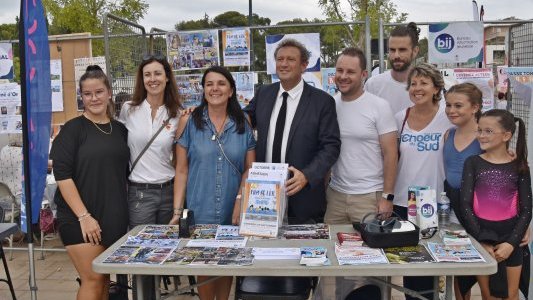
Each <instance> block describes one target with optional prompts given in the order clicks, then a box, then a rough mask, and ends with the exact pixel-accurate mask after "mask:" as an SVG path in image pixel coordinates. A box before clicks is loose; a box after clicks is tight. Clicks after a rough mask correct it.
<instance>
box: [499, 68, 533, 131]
mask: <svg viewBox="0 0 533 300" xmlns="http://www.w3.org/2000/svg"><path fill="white" fill-rule="evenodd" d="M503 73H504V74H505V75H507V78H509V80H508V84H509V85H510V88H511V90H512V92H513V96H514V98H513V101H516V100H517V99H516V98H518V99H520V100H522V101H523V103H524V104H525V105H526V106H528V107H530V106H531V98H532V97H533V67H509V68H503ZM532 131H533V130H532Z"/></svg>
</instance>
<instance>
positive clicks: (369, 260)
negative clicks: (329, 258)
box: [335, 243, 389, 265]
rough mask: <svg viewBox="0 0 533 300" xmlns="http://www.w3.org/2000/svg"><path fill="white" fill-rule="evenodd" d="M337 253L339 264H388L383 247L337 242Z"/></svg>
mask: <svg viewBox="0 0 533 300" xmlns="http://www.w3.org/2000/svg"><path fill="white" fill-rule="evenodd" d="M335 255H336V256H337V260H338V262H339V265H366V264H387V263H389V261H388V260H387V257H386V256H385V254H384V253H383V249H380V248H370V247H365V246H351V245H350V246H342V245H340V244H339V243H335Z"/></svg>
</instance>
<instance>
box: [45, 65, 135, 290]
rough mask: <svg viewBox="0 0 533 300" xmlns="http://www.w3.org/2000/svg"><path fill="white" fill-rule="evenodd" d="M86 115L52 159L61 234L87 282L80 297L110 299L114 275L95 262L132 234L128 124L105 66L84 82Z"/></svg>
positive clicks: (70, 125)
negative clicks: (116, 111)
mask: <svg viewBox="0 0 533 300" xmlns="http://www.w3.org/2000/svg"><path fill="white" fill-rule="evenodd" d="M80 91H81V98H82V100H83V104H84V106H85V111H84V112H83V115H81V116H79V117H76V118H74V119H72V120H70V121H68V122H67V123H65V125H64V126H63V129H61V131H60V132H59V134H58V136H57V137H56V138H55V139H54V143H53V145H52V150H51V152H50V157H51V158H52V160H53V165H54V167H53V168H54V176H55V179H56V181H57V186H58V190H57V192H56V193H57V194H56V197H55V201H56V204H57V222H58V225H59V235H60V236H61V239H62V241H63V244H64V245H65V248H66V250H67V253H68V255H69V257H70V259H71V260H72V263H73V264H74V267H75V268H76V270H77V271H78V274H79V276H80V278H81V286H80V289H79V290H78V295H77V299H95V300H96V299H98V300H100V299H107V297H108V289H109V275H105V274H98V273H95V272H94V271H93V269H92V265H91V264H92V261H93V260H94V259H95V258H96V257H97V256H98V255H100V254H101V253H102V252H104V250H105V249H106V248H107V247H109V246H110V245H111V244H113V243H114V242H115V241H117V240H118V239H119V238H120V237H121V236H123V235H124V234H126V231H127V227H128V209H127V208H128V206H127V202H126V197H127V193H126V186H127V168H128V160H129V157H130V152H129V149H128V145H127V132H126V128H125V127H124V125H122V124H121V123H120V122H117V121H115V120H113V107H114V106H113V102H112V100H111V85H110V84H109V80H108V78H107V77H106V75H105V74H104V72H103V71H102V69H101V68H100V67H99V66H89V67H87V71H86V72H85V74H83V75H82V76H81V78H80Z"/></svg>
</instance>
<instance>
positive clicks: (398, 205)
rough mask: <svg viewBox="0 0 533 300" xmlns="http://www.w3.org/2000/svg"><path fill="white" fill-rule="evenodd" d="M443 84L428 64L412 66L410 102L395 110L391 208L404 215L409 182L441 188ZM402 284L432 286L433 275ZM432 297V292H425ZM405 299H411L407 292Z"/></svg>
mask: <svg viewBox="0 0 533 300" xmlns="http://www.w3.org/2000/svg"><path fill="white" fill-rule="evenodd" d="M443 88H444V80H443V79H442V76H441V74H440V72H439V71H438V70H437V69H436V68H434V67H433V66H431V65H429V64H420V65H417V66H415V67H414V68H413V69H412V70H411V71H410V72H409V75H408V79H407V89H408V91H409V98H410V99H411V101H412V102H413V104H414V105H413V106H411V107H409V108H407V109H404V110H402V111H400V112H398V113H397V114H396V116H395V117H396V122H397V124H398V128H402V130H401V133H400V145H399V147H400V159H399V161H398V176H396V186H395V188H394V194H395V195H398V201H397V200H396V199H395V200H394V204H395V205H394V211H395V212H396V213H398V214H399V215H400V216H401V217H403V218H406V217H407V198H408V196H409V194H408V188H409V186H430V187H431V188H432V189H435V190H436V191H437V195H440V193H441V192H442V191H443V182H444V165H443V160H442V147H443V137H444V133H445V132H446V130H448V128H450V127H451V126H452V125H451V123H450V121H448V118H447V117H446V114H445V112H444V106H443V105H440V104H439V101H440V99H441V93H442V90H443ZM404 286H405V287H413V288H414V289H415V290H419V291H420V290H431V288H432V286H433V278H432V277H404ZM425 296H426V297H429V298H430V299H432V296H431V295H428V294H425ZM406 299H413V298H410V296H407V295H406Z"/></svg>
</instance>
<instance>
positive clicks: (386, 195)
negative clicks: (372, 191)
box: [381, 193, 394, 202]
mask: <svg viewBox="0 0 533 300" xmlns="http://www.w3.org/2000/svg"><path fill="white" fill-rule="evenodd" d="M381 197H383V199H387V200H388V201H390V202H392V201H393V200H394V194H387V193H382V194H381Z"/></svg>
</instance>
